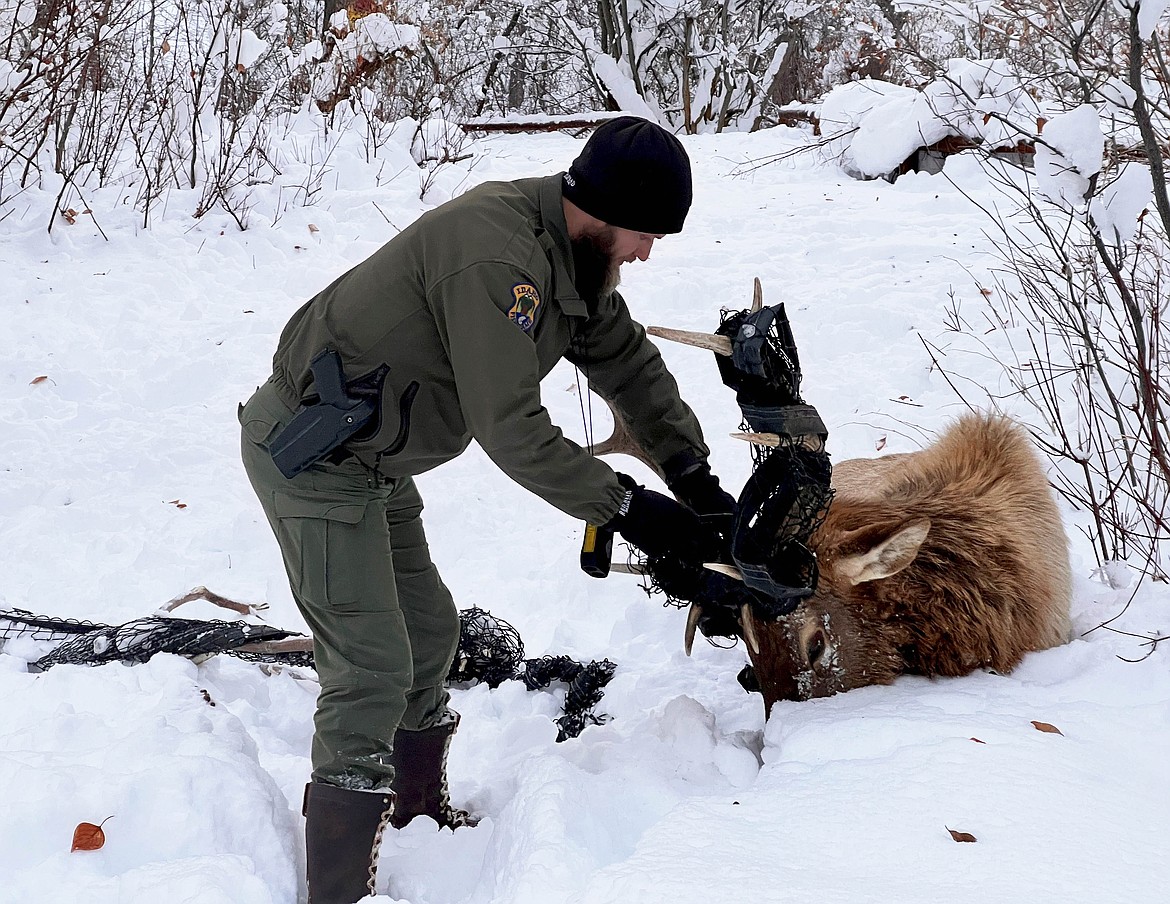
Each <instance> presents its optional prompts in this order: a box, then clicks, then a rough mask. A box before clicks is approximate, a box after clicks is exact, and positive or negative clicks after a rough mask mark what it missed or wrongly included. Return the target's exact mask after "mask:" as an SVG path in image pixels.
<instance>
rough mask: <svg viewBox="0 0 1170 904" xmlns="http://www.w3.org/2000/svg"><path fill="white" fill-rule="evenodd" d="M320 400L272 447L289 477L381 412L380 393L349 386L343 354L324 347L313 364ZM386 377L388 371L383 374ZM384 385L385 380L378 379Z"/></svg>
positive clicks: (297, 416) (275, 460) (298, 415)
mask: <svg viewBox="0 0 1170 904" xmlns="http://www.w3.org/2000/svg"><path fill="white" fill-rule="evenodd" d="M309 369H310V370H311V371H312V372H313V388H314V389H315V390H316V393H317V401H316V402H313V403H311V404H308V405H303V406H302V407H301V408H300V410H298V411H297V413H296V414H295V415H294V416H293V419H292V420H291V421H289V422H288V423H287V424H285V426H284V427H283V428H282V429H281V431H280V432H279V433H278V434H276V436H275V437H274V438H273V440H272V444H271V446H269V450H268V451H269V453H270V454H271V455H272V461H273V463H274V464H275V465H276V467H277V468H278V469H279V470H280V473H281V474H283V475H284V476H285V477H295V476H296V475H297V474H299V473H301V471H303V470H305V468H308V467H310V466H311V465H314V464H316V463H317V462H319V461H320V460H321V459H323V458H324V457H325V456H327V455H328V454H329V453H330V452H332V451H334V450H335V449H337V448H338V447H339V446H341V445H342V443H344V442H346V441H347V440H349V439H351V438H352V437H353V436H354V435H355V434H356V433H357V432H358V431H360V430H361V429H362V428H363V427H364V426H366V424H368V423H369V422H370V420H371V419H372V418H373V417H374V415H376V414H377V413H378V405H379V401H378V393H377V392H373V393H363V394H357V393H353V392H351V390H350V389H349V388H348V387H346V385H345V372H344V371H343V370H342V369H341V356H340V355H339V354H338V353H337V352H336V351H334V350H333V349H331V348H327V349H324V350H323V351H322V352H320V353H319V354H318V355H317V356H316V357H315V358H314V359H313V360H312V362H311V363H310V364H309ZM383 376H384V374H383ZM376 382H377V384H378V385H379V386H380V383H381V381H380V380H378V381H376Z"/></svg>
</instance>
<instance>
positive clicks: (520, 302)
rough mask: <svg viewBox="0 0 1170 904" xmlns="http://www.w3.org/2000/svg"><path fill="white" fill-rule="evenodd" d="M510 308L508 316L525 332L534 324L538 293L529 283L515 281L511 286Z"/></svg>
mask: <svg viewBox="0 0 1170 904" xmlns="http://www.w3.org/2000/svg"><path fill="white" fill-rule="evenodd" d="M512 297H513V299H514V301H513V303H512V309H511V310H510V311H508V317H509V318H511V320H512V322H513V323H515V324H516V326H518V327H520V329H522V330H524V332H526V333H531V332H532V328H533V327H534V326H535V325H536V311H537V309H538V308H539V307H540V293H539V292H537V291H536V286H534V285H532V284H531V283H516V285H514V286H512Z"/></svg>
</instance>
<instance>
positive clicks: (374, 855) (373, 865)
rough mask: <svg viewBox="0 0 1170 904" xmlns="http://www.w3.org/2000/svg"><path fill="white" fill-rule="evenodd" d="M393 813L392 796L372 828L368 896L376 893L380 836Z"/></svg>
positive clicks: (380, 846)
mask: <svg viewBox="0 0 1170 904" xmlns="http://www.w3.org/2000/svg"><path fill="white" fill-rule="evenodd" d="M393 815H394V798H393V797H391V798H389V803H387V804H386V808H385V809H384V810H383V811H382V817H381V818H380V819H379V820H378V827H377V829H375V830H374V844H373V845H372V846H371V848H370V865H369V876H368V878H367V879H366V888H367V889H368V890H369V892H370V896H371V897H372V896H373V895H375V894H377V892H376V891H375V890H374V883H375V879H376V878H377V874H378V855H379V853H380V852H381V850H382V836H383V835H384V834H385V832H386V826H387V825H389V824H390V817H391V816H393Z"/></svg>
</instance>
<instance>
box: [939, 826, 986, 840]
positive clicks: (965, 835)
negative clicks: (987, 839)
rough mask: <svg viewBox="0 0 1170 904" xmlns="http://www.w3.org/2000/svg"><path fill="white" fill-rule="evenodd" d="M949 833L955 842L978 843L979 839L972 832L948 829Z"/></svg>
mask: <svg viewBox="0 0 1170 904" xmlns="http://www.w3.org/2000/svg"><path fill="white" fill-rule="evenodd" d="M947 831H948V832H950V833H951V837H952V838H953V839H955V841H978V840H979V839H978V838H976V837H975V836H974V835H972V834H971V833H970V832H956V831H955V830H954V829H952V828H950V827H947Z"/></svg>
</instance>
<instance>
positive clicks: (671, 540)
mask: <svg viewBox="0 0 1170 904" xmlns="http://www.w3.org/2000/svg"><path fill="white" fill-rule="evenodd" d="M618 480H619V481H620V482H621V484H622V486H624V487H625V488H626V496H625V499H623V500H622V507H621V509H620V510H619V512H618V513H617V514H616V515H614V517H613V518H612V519H611V520H610V522H609V525H608V526H609V527H611V528H613V529H614V530H616V531H617V532H618V533H619V534H621V535H622V537H623V538H624V539H625V540H627V541H628V542H630V543H632V544H633V545H634V546H636V547H638V549H640V550H642V552H644V553H645V554H646V555H647V556H650V557H651V558H656V557H668V558H672V559H678V560H681V561H683V562H693V563H695V564H696V565H701V563H702V561H703V556H704V553H705V551H706V550H705V546H706V544H705V543H704V542H703V538H704V537H705V535H706V532H705V531H704V530H703V525H702V522H701V521H700V520H699V516H698V515H696V514H695V513H694V512H693V511H691V510H690V509H689V508H687V507H686V506H685V505H681V504H679V503H678V502H675V501H674V500H673V499H671V498H670V497H669V496H664V495H663V494H662V493H655V492H654V491H653V490H648V489H646V488H645V487H644V486H640V485H639V484H638V483H636V482H635V481H634V479H633V478H632V477H629V476H627V475H626V474H618Z"/></svg>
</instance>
